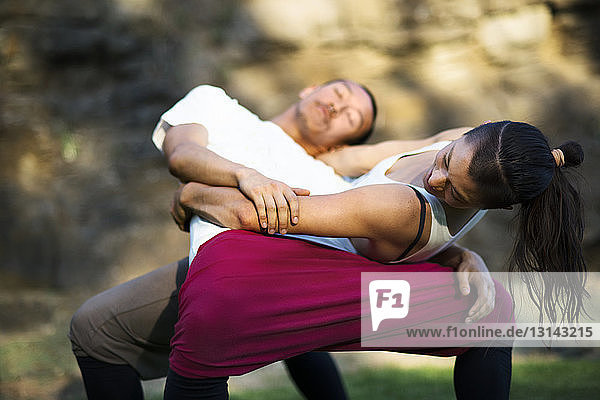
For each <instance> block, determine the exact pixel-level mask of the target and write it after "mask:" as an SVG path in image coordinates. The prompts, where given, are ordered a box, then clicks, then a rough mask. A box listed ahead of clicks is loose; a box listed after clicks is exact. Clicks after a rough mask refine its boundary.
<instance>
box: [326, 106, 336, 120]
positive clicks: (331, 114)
mask: <svg viewBox="0 0 600 400" xmlns="http://www.w3.org/2000/svg"><path fill="white" fill-rule="evenodd" d="M327 111H328V112H329V118H335V117H336V116H337V115H338V111H337V108H335V104H333V103H329V104H328V105H327Z"/></svg>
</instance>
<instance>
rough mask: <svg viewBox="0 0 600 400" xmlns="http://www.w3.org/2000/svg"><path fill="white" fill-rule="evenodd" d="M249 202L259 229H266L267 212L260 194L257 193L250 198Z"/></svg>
mask: <svg viewBox="0 0 600 400" xmlns="http://www.w3.org/2000/svg"><path fill="white" fill-rule="evenodd" d="M250 200H252V202H253V203H254V208H256V213H257V214H258V222H259V223H260V227H261V228H262V229H267V210H266V206H265V201H264V199H263V196H262V194H260V193H258V194H257V195H256V196H253V197H251V198H250Z"/></svg>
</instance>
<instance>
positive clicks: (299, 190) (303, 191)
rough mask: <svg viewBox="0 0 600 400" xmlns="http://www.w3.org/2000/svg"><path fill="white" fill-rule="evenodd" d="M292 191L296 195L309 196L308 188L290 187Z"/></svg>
mask: <svg viewBox="0 0 600 400" xmlns="http://www.w3.org/2000/svg"><path fill="white" fill-rule="evenodd" d="M292 191H293V192H294V193H295V194H296V196H309V195H310V190H308V189H302V188H292Z"/></svg>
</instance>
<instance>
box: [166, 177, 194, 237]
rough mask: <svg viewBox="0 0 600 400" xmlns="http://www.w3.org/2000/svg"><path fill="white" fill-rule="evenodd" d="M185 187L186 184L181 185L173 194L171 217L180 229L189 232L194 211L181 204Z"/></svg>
mask: <svg viewBox="0 0 600 400" xmlns="http://www.w3.org/2000/svg"><path fill="white" fill-rule="evenodd" d="M184 187H185V184H181V185H179V188H177V191H175V194H174V195H173V200H171V217H173V221H175V223H176V224H177V226H178V227H179V229H181V230H182V231H184V232H189V231H190V220H191V219H192V211H191V210H190V209H188V208H186V207H184V206H183V205H182V204H181V193H182V191H183V189H184Z"/></svg>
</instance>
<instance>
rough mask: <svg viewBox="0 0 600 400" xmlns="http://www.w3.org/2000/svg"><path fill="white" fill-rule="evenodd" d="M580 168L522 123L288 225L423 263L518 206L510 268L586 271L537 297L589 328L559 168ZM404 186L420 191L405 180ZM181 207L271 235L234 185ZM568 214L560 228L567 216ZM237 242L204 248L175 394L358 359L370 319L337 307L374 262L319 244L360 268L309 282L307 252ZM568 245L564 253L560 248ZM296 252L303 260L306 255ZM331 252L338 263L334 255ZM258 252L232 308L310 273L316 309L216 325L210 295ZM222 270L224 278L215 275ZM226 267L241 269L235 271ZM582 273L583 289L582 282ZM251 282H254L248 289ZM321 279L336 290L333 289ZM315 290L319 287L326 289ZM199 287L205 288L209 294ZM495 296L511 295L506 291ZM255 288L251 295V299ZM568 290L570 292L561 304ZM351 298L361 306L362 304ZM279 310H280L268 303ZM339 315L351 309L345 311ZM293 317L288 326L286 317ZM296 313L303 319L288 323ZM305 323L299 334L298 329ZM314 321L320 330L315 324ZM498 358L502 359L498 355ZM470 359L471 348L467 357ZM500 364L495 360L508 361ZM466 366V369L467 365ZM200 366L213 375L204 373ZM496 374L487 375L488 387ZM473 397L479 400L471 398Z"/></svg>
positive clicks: (371, 252)
mask: <svg viewBox="0 0 600 400" xmlns="http://www.w3.org/2000/svg"><path fill="white" fill-rule="evenodd" d="M409 159H410V162H408V160H409ZM582 159H583V154H582V152H581V148H580V147H579V146H578V145H577V144H574V143H572V142H570V143H567V144H565V145H562V146H561V147H560V148H559V149H555V150H551V149H550V148H549V146H548V142H547V140H546V138H545V137H544V136H543V135H542V134H541V132H540V131H539V130H538V129H537V128H535V127H533V126H531V125H528V124H525V123H516V122H510V121H502V122H496V123H489V124H485V125H482V126H479V127H477V128H475V129H473V130H471V131H469V132H468V133H467V134H465V135H464V136H463V137H462V138H460V139H458V140H455V141H453V142H451V143H449V144H448V145H446V146H445V147H444V148H442V149H441V150H439V151H425V152H419V153H417V154H412V155H409V156H406V157H400V158H399V159H398V157H395V158H392V159H388V160H384V161H382V162H381V163H380V164H379V165H377V166H376V167H375V168H374V170H373V171H372V172H371V173H370V174H369V176H367V177H365V178H363V179H362V180H361V181H359V182H358V187H357V188H355V189H353V190H350V191H347V192H344V193H340V194H336V195H329V196H315V197H306V198H301V201H300V213H301V218H300V220H299V221H298V223H297V224H295V225H292V226H290V227H289V232H290V233H304V234H310V235H322V236H333V237H341V236H347V237H350V239H349V240H350V242H351V244H352V245H353V246H354V248H356V250H357V251H358V252H359V253H360V254H362V255H364V256H366V257H368V258H371V259H373V260H376V261H380V262H394V261H413V262H414V261H421V260H423V259H427V258H429V257H432V256H434V255H435V254H436V253H437V252H439V251H442V250H443V249H444V248H445V247H446V246H447V245H448V243H450V242H451V241H452V239H454V237H455V236H458V235H459V234H460V233H461V232H462V231H464V230H465V229H468V228H469V227H470V226H471V225H472V224H473V221H475V219H476V218H478V217H479V216H480V215H481V212H480V210H481V209H487V208H509V207H512V206H513V205H514V204H517V203H519V204H521V209H520V213H519V218H520V222H519V223H520V227H519V234H518V235H519V236H518V240H517V243H516V245H515V248H514V251H513V254H512V256H511V260H512V263H511V265H512V266H513V267H512V268H513V269H514V270H518V271H522V272H530V271H538V272H541V271H549V272H551V271H552V272H559V271H569V272H579V274H565V275H569V276H568V277H567V278H564V279H563V280H562V281H560V280H559V281H557V280H556V277H553V278H554V279H555V280H554V281H549V280H547V278H546V277H544V279H545V281H544V284H545V288H546V290H544V291H543V292H542V293H544V295H543V296H542V297H541V298H538V300H539V302H540V307H541V310H543V312H544V313H545V314H546V316H547V317H548V318H549V319H550V320H551V321H556V320H557V319H558V317H559V316H560V315H561V314H562V316H563V317H565V318H567V319H568V320H577V318H578V316H579V314H580V313H581V312H583V311H584V310H583V305H582V301H583V297H584V296H585V294H586V292H585V289H584V287H583V282H584V279H585V277H584V273H585V263H584V261H583V257H582V254H581V239H582V231H583V222H582V215H581V201H580V198H579V194H578V193H577V191H576V189H575V188H574V187H573V186H572V185H571V184H570V182H569V181H568V179H567V177H566V176H565V175H564V174H563V171H562V169H561V168H562V167H569V166H576V165H578V164H580V163H581V161H582ZM428 165H429V166H428ZM401 182H405V183H407V184H408V185H403V184H398V183H401ZM419 183H422V185H423V188H419V187H417V186H416V185H417V184H419ZM361 185H362V186H361ZM199 199H201V200H202V201H203V202H202V203H201V204H200V203H198V200H199ZM181 200H182V203H183V204H184V205H187V206H188V207H189V208H191V209H194V210H195V211H196V212H198V213H201V214H202V215H204V216H207V217H211V218H212V219H213V220H215V221H217V222H220V223H222V224H224V225H226V226H230V227H234V228H244V229H251V230H256V231H259V230H260V227H259V225H258V221H256V217H255V216H254V210H253V207H252V205H251V204H249V203H248V202H247V201H246V200H245V199H244V198H243V196H241V195H240V194H239V193H237V192H236V191H235V189H233V191H232V190H230V189H229V188H208V189H207V188H202V187H199V186H197V185H194V184H191V185H189V186H186V187H184V188H183V190H182V191H181ZM240 210H241V211H240ZM557 214H558V215H559V216H560V218H556V215H557ZM445 222H447V227H446V229H445V231H444V229H441V228H440V226H442V227H443V226H444V223H445ZM227 234H228V236H224V237H218V238H215V239H213V240H212V241H211V242H208V243H206V244H205V246H203V247H202V249H201V251H200V252H199V253H198V254H199V256H198V257H197V258H196V259H195V260H194V263H193V264H192V266H191V268H190V272H189V274H188V279H187V281H186V283H185V284H184V287H183V288H182V292H181V293H180V320H179V322H178V324H177V326H176V334H175V337H174V339H173V341H172V346H173V351H172V354H171V368H172V371H171V372H170V374H169V378H168V380H167V387H166V392H165V393H166V395H167V398H175V397H174V396H181V395H185V393H186V390H185V385H188V386H187V387H188V388H192V390H191V391H189V392H187V393H194V391H198V390H200V389H198V387H202V388H204V389H201V390H203V393H207V392H206V387H207V386H205V384H206V385H208V387H210V388H211V389H215V390H217V391H220V395H223V380H219V379H216V380H214V379H213V380H206V379H200V378H199V377H218V376H225V375H228V374H229V373H240V372H246V371H248V370H251V369H253V368H256V367H258V366H261V365H266V364H267V363H269V362H272V361H275V360H277V359H280V358H284V357H289V356H291V355H294V354H300V353H302V352H305V351H309V350H313V349H324V350H348V349H357V347H356V346H357V345H358V343H359V342H358V340H359V338H360V335H359V334H358V336H357V332H359V331H357V330H356V329H355V328H356V324H358V321H359V320H360V314H359V315H356V311H355V312H354V314H352V312H350V314H349V315H342V314H343V313H345V312H349V311H348V309H347V308H345V307H344V306H343V305H342V306H339V304H340V302H341V303H343V304H345V303H344V300H345V298H344V296H346V295H347V296H350V297H352V296H355V292H356V291H355V287H354V286H352V285H353V283H349V286H348V288H345V287H343V286H342V287H338V286H337V283H340V282H341V283H345V282H347V280H345V277H346V275H348V274H351V275H352V274H353V277H351V278H350V279H354V280H356V278H355V277H356V274H355V272H356V271H360V270H361V268H362V270H369V268H370V267H371V268H375V267H374V265H373V264H371V265H368V262H366V263H363V264H362V265H361V262H360V261H357V260H355V259H352V258H351V257H355V256H352V255H350V254H347V253H344V254H345V255H344V256H341V254H340V252H336V251H335V250H327V251H326V252H322V251H317V249H316V248H314V247H315V246H314V245H311V246H313V248H311V249H310V251H312V252H314V253H315V254H317V253H318V257H319V258H321V257H323V256H324V254H329V255H330V257H331V258H330V259H329V260H328V261H327V263H332V262H334V261H333V260H335V259H337V258H343V257H346V259H345V260H344V262H343V264H344V265H346V266H348V265H350V267H349V268H346V269H335V268H325V269H319V268H318V266H319V262H316V261H315V263H312V264H310V265H311V268H314V271H303V272H302V267H303V264H304V265H306V260H305V259H303V258H302V257H298V254H304V255H306V254H307V253H303V251H302V250H299V248H298V245H296V244H293V245H289V244H287V243H285V244H284V243H283V242H285V240H284V239H279V241H278V242H277V244H274V243H275V242H273V241H272V240H271V241H269V239H265V238H264V237H262V236H256V235H251V234H240V233H236V232H232V233H227ZM240 235H241V236H240ZM289 242H293V241H289ZM556 243H560V244H562V245H560V246H557V245H556ZM232 245H235V246H236V248H235V252H234V253H233V255H232V256H230V257H231V259H230V260H227V259H224V257H225V256H226V255H227V256H229V255H228V251H226V249H228V248H230V247H231V246H232ZM299 246H300V247H302V246H303V245H299ZM297 250H298V251H299V253H298V254H296V253H294V251H297ZM283 252H290V254H292V255H294V257H291V258H292V261H293V262H292V263H291V265H289V264H288V265H286V269H285V271H284V272H282V271H279V270H277V269H276V268H273V269H267V270H264V269H260V271H259V274H258V275H261V276H260V278H259V279H258V280H253V279H252V278H251V276H252V268H262V267H261V266H259V264H260V263H263V264H264V263H268V262H269V261H271V262H273V260H275V264H277V265H280V264H278V263H280V262H284V261H285V260H286V259H289V258H290V256H289V254H285V255H283V256H282V255H281V253H283ZM332 252H333V253H334V255H331V253H332ZM229 253H230V251H229ZM200 254H202V256H200ZM256 254H258V259H257V260H254V261H251V262H249V265H250V266H251V268H250V272H247V275H246V276H245V277H241V278H240V277H238V278H236V279H235V281H232V282H235V284H236V285H240V286H239V287H238V289H242V290H237V291H231V290H228V291H227V292H232V293H233V294H232V296H233V297H234V298H233V300H232V298H231V297H228V298H226V299H223V298H221V299H222V300H224V301H226V302H228V304H230V305H235V304H238V305H239V304H246V305H247V303H244V301H248V302H252V301H253V300H254V299H257V298H260V299H264V298H265V297H267V298H268V296H274V297H273V298H272V300H273V299H275V298H277V296H279V295H281V294H282V292H281V287H286V288H290V287H294V288H296V287H300V288H302V285H296V286H286V285H285V284H284V283H286V282H290V279H293V276H294V273H296V272H297V271H301V272H300V274H303V275H299V276H301V277H306V276H310V275H311V274H313V273H314V274H315V275H316V276H317V277H318V278H319V280H317V281H311V283H312V285H309V286H308V287H307V288H306V289H299V290H300V292H298V291H296V290H295V291H294V294H295V295H297V296H298V297H295V298H296V299H301V298H302V294H304V295H305V296H306V299H309V300H310V299H312V298H315V299H317V302H316V303H313V304H312V305H311V304H309V305H308V306H307V302H308V303H310V301H307V302H302V301H298V302H295V303H294V302H292V303H291V306H290V304H288V303H286V302H276V301H275V302H266V303H265V302H264V301H263V302H261V301H257V302H256V303H255V304H259V303H260V307H249V308H248V307H246V308H245V310H246V311H245V312H247V313H252V311H254V310H259V311H260V313H259V314H258V315H260V319H258V320H255V321H252V320H248V319H247V317H245V316H244V314H243V313H235V314H233V315H235V316H236V318H229V319H227V318H225V319H224V320H223V318H222V316H223V313H222V311H223V309H221V308H218V307H217V310H219V311H221V313H219V314H220V315H218V316H217V315H211V313H213V314H214V313H215V310H214V309H213V308H211V307H207V302H208V303H209V302H210V296H209V297H205V295H206V294H207V293H208V294H209V295H216V294H217V293H220V291H219V290H218V287H219V285H220V284H222V283H223V282H224V281H227V279H231V278H232V277H233V276H237V275H236V273H234V272H235V271H237V272H238V273H239V272H240V271H246V270H245V269H244V268H241V267H240V266H239V263H240V262H241V260H244V259H245V258H247V257H252V256H253V255H256ZM269 254H270V256H269ZM269 257H270V258H269ZM348 257H350V258H348ZM225 258H226V257H225ZM255 261H256V262H255ZM213 264H214V268H211V266H212V265H213ZM321 267H322V265H321ZM227 268H229V271H226V272H223V270H224V269H227ZM397 268H398V270H400V271H407V270H408V269H411V270H432V269H431V268H432V267H431V265H429V264H418V265H414V266H410V267H408V266H403V267H397ZM386 270H388V271H389V269H386ZM223 273H224V274H225V275H222V274H223ZM228 273H230V275H227V274H228ZM284 275H285V282H284V281H283V280H282V281H280V280H279V279H280V278H279V276H284ZM552 275H556V274H552ZM573 275H575V276H578V277H579V279H576V280H573V279H572V277H573ZM244 281H246V282H244ZM247 281H251V282H253V283H255V284H256V285H255V286H254V287H248V286H244V285H247ZM259 282H260V283H259ZM265 282H266V283H267V284H265ZM322 282H325V284H324V285H321V283H322ZM353 282H354V281H353ZM278 283H279V285H278ZM327 283H332V284H331V285H327ZM315 285H316V287H319V288H320V289H319V290H317V291H316V292H315V291H314V287H315ZM319 285H321V286H319ZM424 285H426V284H424ZM201 287H202V288H203V289H202V290H203V291H204V292H203V291H202V290H200V291H199V288H201ZM424 287H426V286H424ZM496 289H497V291H498V292H500V293H502V288H501V287H496ZM245 291H246V292H248V291H253V293H252V295H251V296H248V295H246V294H245ZM283 293H285V291H284V292H283ZM565 293H566V294H567V295H566V296H563V294H565ZM330 297H332V299H330ZM501 297H502V296H501ZM323 298H326V299H327V300H324V302H325V307H322V306H320V305H319V304H321V303H320V302H319V299H323ZM240 300H242V302H241V303H240ZM231 301H233V302H231ZM353 301H355V299H352V301H351V302H350V303H352V302H353ZM446 301H447V302H452V301H453V300H450V299H447V300H446ZM269 304H275V305H274V306H272V307H269ZM557 304H558V310H557V307H556V305H557ZM336 305H337V306H336ZM215 306H216V305H215ZM280 306H281V307H284V309H281V307H280ZM338 306H339V307H341V308H336V307H338ZM285 307H288V308H285ZM461 307H462V306H461V305H460V304H457V305H456V308H455V310H460V309H461ZM350 308H351V309H352V307H350ZM502 308H503V309H502V310H494V312H493V313H492V314H490V315H489V316H488V317H490V316H492V317H495V318H501V320H504V321H506V320H507V319H506V318H507V316H506V314H505V311H506V306H504V307H502ZM508 308H510V307H508ZM462 309H465V308H464V307H462ZM354 310H355V308H354ZM509 311H510V310H509ZM494 313H496V315H494ZM296 314H299V315H296ZM281 315H284V316H286V318H284V319H283V320H280V319H278V318H279V317H280V316H281ZM288 315H291V316H289V317H287V316H288ZM237 317H239V318H237ZM486 318H487V317H486ZM509 318H510V317H509ZM240 320H241V321H242V322H240ZM298 321H299V323H300V327H301V328H299V326H298V325H297V324H296V322H298ZM306 321H309V322H308V327H307V326H306ZM208 327H210V328H208ZM200 329H204V330H207V332H208V333H205V336H207V337H209V339H210V338H211V337H212V338H217V339H215V340H214V341H213V342H210V340H209V341H207V340H202V341H201V343H199V341H198V340H194V338H195V337H197V334H198V333H199V330H200ZM306 329H308V330H306ZM237 338H242V340H241V345H240V346H239V349H237V348H236V346H238V344H237V343H235V340H237ZM253 338H259V339H262V340H260V341H259V342H256V343H255V346H256V347H259V348H260V349H259V350H257V351H256V352H255V353H253V354H248V351H251V349H249V348H247V347H245V346H244V344H245V343H244V342H243V340H248V341H251V340H252V339H253ZM281 338H283V340H280V339H281ZM223 340H225V342H223ZM227 340H229V342H227ZM210 343H212V344H213V345H214V346H213V347H218V354H217V355H216V356H215V354H214V353H212V352H211V349H207V348H208V347H210ZM226 343H230V346H229V347H227V345H226ZM200 344H201V346H200ZM464 350H465V349H463V350H462V351H463V352H464ZM489 350H490V351H494V352H496V354H499V353H498V352H499V351H500V350H498V349H496V350H492V349H489ZM469 353H471V350H469V351H466V352H464V354H469ZM454 354H459V352H454ZM500 358H502V364H503V365H502V367H504V368H505V369H506V368H508V374H504V384H502V383H501V384H499V385H498V386H497V387H498V389H497V390H498V392H501V393H498V394H499V398H504V397H506V396H508V386H509V382H510V353H508V355H506V354H505V355H504V356H502V357H500V356H499V358H498V360H500ZM507 359H508V365H507ZM498 360H496V361H495V363H496V364H498V362H499V361H498ZM459 361H460V359H457V364H458V363H459ZM467 362H468V361H467ZM492 364H494V363H492ZM457 368H459V366H458V365H457ZM194 370H198V371H201V372H200V373H195V371H194ZM489 375H490V374H487V376H488V378H489ZM506 375H508V378H506ZM190 378H191V379H190ZM507 381H508V385H507V384H506V383H507ZM225 385H226V384H225ZM458 386H461V387H464V386H465V382H457V394H459V393H458V391H459V390H460V389H459V388H458ZM225 387H226V386H225ZM219 388H220V389H219ZM466 396H467V394H465V395H464V396H461V395H459V397H466ZM474 396H477V395H474ZM206 398H210V397H206ZM214 398H218V397H214Z"/></svg>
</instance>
